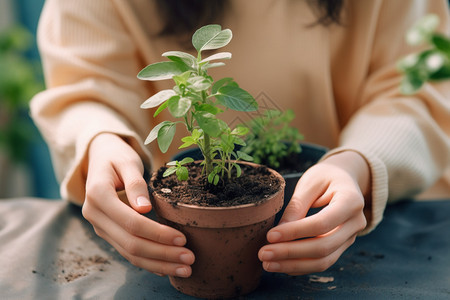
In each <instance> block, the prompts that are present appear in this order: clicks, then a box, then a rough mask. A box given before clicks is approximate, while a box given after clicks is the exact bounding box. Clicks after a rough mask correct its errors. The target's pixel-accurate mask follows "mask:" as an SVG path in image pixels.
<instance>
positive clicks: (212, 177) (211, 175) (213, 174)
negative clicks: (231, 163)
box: [208, 172, 216, 183]
mask: <svg viewBox="0 0 450 300" xmlns="http://www.w3.org/2000/svg"><path fill="white" fill-rule="evenodd" d="M215 176H216V173H214V172H211V173H209V175H208V182H209V183H212V182H213V180H214V177H215Z"/></svg>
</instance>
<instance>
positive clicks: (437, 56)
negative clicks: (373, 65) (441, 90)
mask: <svg viewBox="0 0 450 300" xmlns="http://www.w3.org/2000/svg"><path fill="white" fill-rule="evenodd" d="M438 25H439V17H438V16H436V15H434V14H430V15H426V16H425V17H423V18H421V19H420V20H418V21H417V22H416V23H415V24H414V25H413V26H412V27H411V28H410V29H409V30H408V32H407V33H406V41H407V43H408V44H410V45H412V46H419V45H423V44H426V45H427V46H428V47H427V49H425V50H422V51H419V52H418V53H412V54H409V55H408V56H406V57H404V58H403V59H401V60H399V61H398V64H397V67H398V69H399V70H400V71H401V72H402V73H403V74H404V77H403V80H402V83H401V86H400V89H401V91H402V93H403V94H413V93H415V92H417V91H418V90H419V89H420V88H421V87H422V85H423V84H424V83H425V82H427V81H440V80H447V79H450V39H449V38H448V37H446V36H444V35H442V34H439V33H437V32H436V28H437V26H438Z"/></svg>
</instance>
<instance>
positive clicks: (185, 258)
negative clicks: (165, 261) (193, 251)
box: [180, 253, 192, 265]
mask: <svg viewBox="0 0 450 300" xmlns="http://www.w3.org/2000/svg"><path fill="white" fill-rule="evenodd" d="M180 260H181V262H182V263H184V264H186V265H191V264H192V255H190V254H188V253H183V254H181V255H180Z"/></svg>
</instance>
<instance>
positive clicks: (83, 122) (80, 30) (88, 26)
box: [30, 0, 151, 204]
mask: <svg viewBox="0 0 450 300" xmlns="http://www.w3.org/2000/svg"><path fill="white" fill-rule="evenodd" d="M113 2H114V1H86V0H77V1H59V0H48V1H46V3H45V5H44V8H43V11H42V14H41V18H40V23H39V27H38V45H39V50H40V53H41V57H42V63H43V68H44V75H45V79H46V85H47V89H46V90H45V91H43V92H42V93H40V94H38V95H36V96H35V97H34V98H33V99H32V102H31V106H30V108H31V114H32V118H33V120H34V121H35V123H36V125H37V126H38V128H39V129H40V131H41V132H42V134H43V136H44V138H45V140H46V142H47V143H48V145H49V148H50V152H51V156H52V161H53V165H54V169H55V172H56V175H57V178H58V180H59V181H60V183H61V188H60V189H61V195H62V197H63V198H64V199H68V200H70V201H73V202H75V203H77V204H82V203H83V201H84V197H85V181H86V174H85V171H84V170H85V169H86V168H85V165H86V163H87V157H86V152H87V149H88V146H89V143H90V142H91V140H92V139H93V138H94V137H95V136H96V135H98V134H100V133H102V132H111V133H116V134H118V135H120V136H122V137H123V138H125V139H126V141H127V142H129V143H130V145H132V146H133V147H134V148H135V149H136V151H137V152H138V153H139V154H140V156H141V157H142V159H143V161H144V163H145V164H146V165H149V164H150V160H151V157H150V154H149V152H148V150H147V149H146V148H145V147H144V145H143V142H142V136H143V135H144V134H146V132H147V128H148V126H149V125H150V120H149V117H148V116H147V114H146V113H145V112H143V110H142V109H140V108H139V106H140V104H141V102H142V99H145V95H146V94H148V91H146V89H145V87H144V86H143V85H142V83H141V82H140V81H139V80H137V79H136V74H137V73H138V72H139V70H140V68H141V66H142V63H140V62H139V61H138V60H137V57H136V55H135V51H136V47H135V46H134V45H133V41H132V40H131V38H130V35H128V34H127V32H126V27H125V26H124V24H123V23H121V22H120V20H121V18H120V15H119V12H118V11H117V10H116V9H115V7H114V5H113Z"/></svg>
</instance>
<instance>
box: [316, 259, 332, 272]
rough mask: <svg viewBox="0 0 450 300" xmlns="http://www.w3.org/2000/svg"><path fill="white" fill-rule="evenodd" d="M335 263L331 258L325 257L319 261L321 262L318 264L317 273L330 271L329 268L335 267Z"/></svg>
mask: <svg viewBox="0 0 450 300" xmlns="http://www.w3.org/2000/svg"><path fill="white" fill-rule="evenodd" d="M333 263H334V262H333V261H331V259H330V258H329V257H324V258H321V259H319V261H318V262H317V268H316V270H317V272H324V271H326V270H328V268H329V267H331V266H332V265H333Z"/></svg>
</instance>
